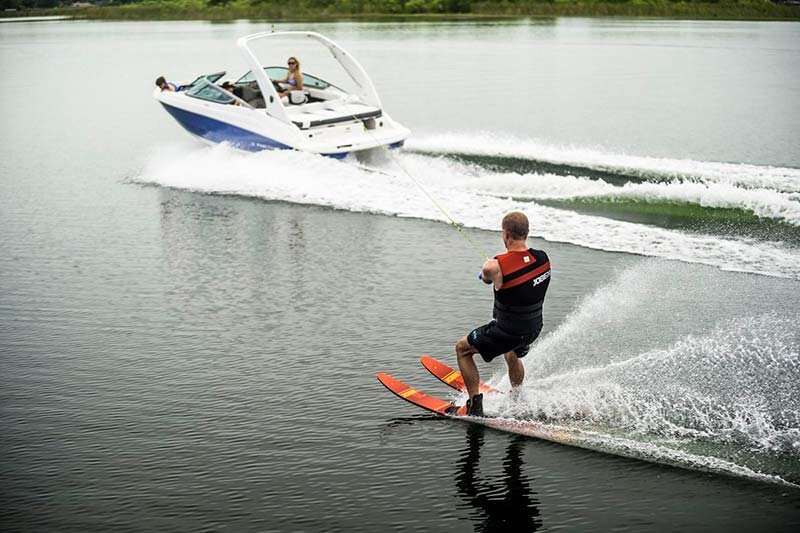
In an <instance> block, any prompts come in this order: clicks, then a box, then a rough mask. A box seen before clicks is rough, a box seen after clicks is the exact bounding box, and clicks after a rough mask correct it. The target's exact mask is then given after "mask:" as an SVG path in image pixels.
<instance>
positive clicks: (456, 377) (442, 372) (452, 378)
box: [419, 355, 500, 394]
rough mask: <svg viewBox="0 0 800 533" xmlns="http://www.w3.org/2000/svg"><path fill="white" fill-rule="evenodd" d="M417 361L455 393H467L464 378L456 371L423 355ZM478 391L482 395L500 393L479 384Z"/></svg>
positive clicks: (483, 384)
mask: <svg viewBox="0 0 800 533" xmlns="http://www.w3.org/2000/svg"><path fill="white" fill-rule="evenodd" d="M419 361H420V363H422V366H424V367H425V368H427V369H428V372H430V373H431V374H433V375H434V376H436V377H437V378H438V379H440V380H441V381H442V382H443V383H445V384H447V385H449V386H451V387H453V388H454V389H456V390H457V391H461V392H467V386H466V385H465V384H464V378H462V377H461V372H459V371H458V370H455V369H453V368H450V367H449V366H447V365H446V364H444V363H442V362H441V361H438V360H436V359H434V358H433V357H431V356H430V355H423V356H422V357H420V358H419ZM478 390H479V391H480V392H482V393H484V394H487V393H491V394H494V393H496V392H500V391H499V390H497V389H495V388H494V387H491V386H489V385H487V384H486V383H481V384H479V385H478Z"/></svg>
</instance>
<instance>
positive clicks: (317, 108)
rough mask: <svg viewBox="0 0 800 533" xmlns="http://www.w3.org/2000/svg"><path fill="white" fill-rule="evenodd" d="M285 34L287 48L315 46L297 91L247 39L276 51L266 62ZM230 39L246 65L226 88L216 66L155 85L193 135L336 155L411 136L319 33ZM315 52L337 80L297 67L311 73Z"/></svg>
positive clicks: (360, 72)
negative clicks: (170, 86)
mask: <svg viewBox="0 0 800 533" xmlns="http://www.w3.org/2000/svg"><path fill="white" fill-rule="evenodd" d="M287 40H288V42H296V43H298V44H296V45H295V47H294V48H288V50H295V49H300V50H303V53H304V54H305V53H306V52H305V51H306V50H308V49H309V47H310V48H315V49H317V55H312V54H310V52H308V57H310V59H312V61H305V62H304V68H303V83H302V85H303V88H302V91H299V90H294V89H295V87H294V86H291V85H289V84H288V83H286V82H285V80H287V79H288V69H287V68H286V67H283V66H266V67H265V66H264V65H263V64H262V63H261V61H260V59H259V57H257V54H256V53H255V50H254V49H255V48H256V46H255V45H258V47H259V50H260V49H262V48H266V51H267V54H266V55H270V56H277V57H270V58H269V59H270V61H273V60H275V59H277V58H280V60H281V61H283V60H285V59H286V58H285V56H284V57H280V55H278V49H279V48H281V47H280V46H276V47H272V46H271V45H272V43H273V42H275V43H276V44H277V43H281V46H282V47H283V48H285V47H286V44H285V43H286V42H287ZM236 44H237V46H238V48H239V49H240V51H241V52H242V55H243V57H244V60H245V62H246V63H247V66H248V67H249V69H250V70H248V71H247V72H246V73H245V74H244V75H242V76H241V77H240V78H239V79H238V80H236V81H235V82H232V86H231V85H229V84H228V83H225V84H221V83H220V80H222V79H223V78H224V77H225V75H226V72H224V71H222V72H215V73H212V74H205V75H202V76H199V77H198V78H196V79H195V80H194V81H193V82H191V83H188V84H185V85H181V86H178V88H177V89H178V90H176V91H169V90H164V91H162V90H161V89H160V88H156V90H155V93H154V96H155V98H156V100H158V101H159V102H160V103H161V105H162V106H164V109H166V110H167V112H168V113H169V114H170V115H172V117H173V118H175V120H177V121H178V123H179V124H180V125H181V126H183V127H184V128H185V129H186V130H187V131H188V132H189V133H191V134H192V135H194V136H196V137H198V138H200V139H201V140H203V141H205V142H207V143H223V142H224V143H229V144H230V145H232V146H235V147H236V148H239V149H243V150H249V151H259V150H267V149H289V150H301V151H304V152H311V153H316V154H322V155H326V156H331V157H336V158H341V157H344V156H346V155H347V154H349V153H351V152H358V151H362V150H369V149H372V148H376V147H380V146H386V147H388V148H398V147H400V146H402V145H403V143H404V142H405V140H406V139H407V138H408V137H409V135H410V134H411V132H410V131H409V130H408V129H406V128H405V127H403V126H402V125H400V124H399V123H397V122H395V121H394V120H393V119H392V118H391V117H390V116H389V115H388V114H387V113H386V112H385V111H384V109H383V106H382V104H381V101H380V98H379V97H378V94H377V92H376V91H375V86H374V85H373V83H372V80H371V79H370V78H369V76H368V75H367V73H366V71H365V70H364V68H363V67H362V66H361V64H360V63H359V62H358V61H356V59H355V58H354V57H353V56H352V55H351V54H350V53H348V52H347V51H345V50H344V49H343V48H342V47H341V46H339V45H338V44H336V43H335V42H333V41H332V40H330V39H328V38H327V37H324V36H322V35H320V34H319V33H314V32H300V31H284V32H263V33H256V34H253V35H248V36H245V37H241V38H240V39H238V41H237V42H236ZM312 45H313V46H312ZM320 46H321V47H322V48H320ZM324 49H327V52H325V51H324ZM323 52H324V54H323V55H324V56H325V58H324V59H325V60H326V61H327V62H328V63H331V64H332V65H333V66H334V67H335V68H336V69H338V72H337V73H336V75H337V76H338V77H339V79H341V80H343V82H344V83H336V84H335V83H333V82H329V81H325V80H324V79H323V78H321V77H318V76H316V75H314V74H311V73H310V72H306V71H305V66H309V71H314V66H315V65H314V61H313V59H314V58H320V55H319V54H320V53H323ZM331 56H332V59H333V61H331V59H330V57H331ZM321 59H322V58H321ZM322 62H323V61H319V63H322ZM268 64H269V63H268ZM229 83H230V82H229ZM223 85H225V88H223ZM345 85H347V86H346V87H345ZM281 93H285V95H284V96H281Z"/></svg>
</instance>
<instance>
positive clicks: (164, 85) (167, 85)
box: [156, 76, 178, 93]
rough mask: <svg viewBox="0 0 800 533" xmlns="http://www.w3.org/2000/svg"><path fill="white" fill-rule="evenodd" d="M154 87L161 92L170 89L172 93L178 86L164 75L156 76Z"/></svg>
mask: <svg viewBox="0 0 800 533" xmlns="http://www.w3.org/2000/svg"><path fill="white" fill-rule="evenodd" d="M156 87H158V88H159V89H161V92H164V91H170V92H173V93H174V92H175V91H177V90H178V87H177V86H176V85H175V84H174V83H172V82H169V81H167V80H165V79H164V76H159V77H158V78H156Z"/></svg>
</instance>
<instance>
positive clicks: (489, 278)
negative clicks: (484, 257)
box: [481, 259, 503, 289]
mask: <svg viewBox="0 0 800 533" xmlns="http://www.w3.org/2000/svg"><path fill="white" fill-rule="evenodd" d="M481 280H482V281H483V282H484V283H486V284H487V285H488V284H490V283H494V288H495V289H499V288H500V286H501V285H503V271H502V270H500V263H499V262H498V261H497V259H489V260H488V261H486V262H485V263H484V264H483V268H481Z"/></svg>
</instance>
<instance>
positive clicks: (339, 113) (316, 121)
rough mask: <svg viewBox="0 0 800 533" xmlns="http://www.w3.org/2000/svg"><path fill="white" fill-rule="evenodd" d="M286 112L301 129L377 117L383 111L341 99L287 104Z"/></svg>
mask: <svg viewBox="0 0 800 533" xmlns="http://www.w3.org/2000/svg"><path fill="white" fill-rule="evenodd" d="M286 112H287V114H288V115H289V118H290V119H291V120H292V123H294V124H295V125H296V126H297V127H298V128H300V129H303V130H305V129H308V128H314V127H317V126H327V125H331V124H338V123H341V122H349V121H350V122H351V121H354V120H365V119H368V118H377V117H380V116H381V115H383V112H382V111H381V110H380V109H378V108H377V107H372V106H368V105H364V104H348V103H344V102H341V101H337V102H331V101H328V102H316V103H311V104H305V105H300V106H289V107H288V108H287V109H286Z"/></svg>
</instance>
